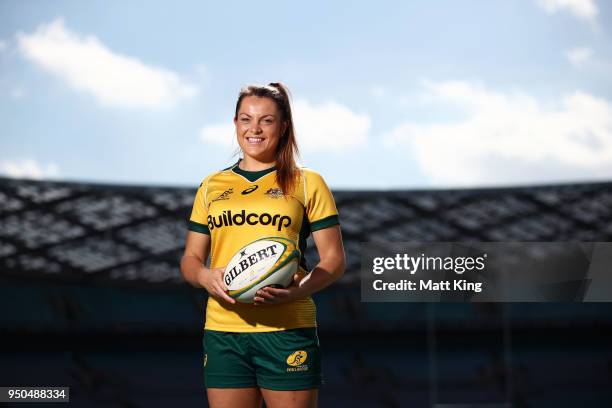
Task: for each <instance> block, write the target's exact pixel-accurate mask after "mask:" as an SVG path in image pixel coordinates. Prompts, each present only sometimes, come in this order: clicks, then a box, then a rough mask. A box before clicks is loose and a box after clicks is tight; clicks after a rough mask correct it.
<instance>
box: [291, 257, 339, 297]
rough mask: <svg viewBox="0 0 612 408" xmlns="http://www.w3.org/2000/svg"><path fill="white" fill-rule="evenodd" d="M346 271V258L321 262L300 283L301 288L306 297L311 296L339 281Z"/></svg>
mask: <svg viewBox="0 0 612 408" xmlns="http://www.w3.org/2000/svg"><path fill="white" fill-rule="evenodd" d="M344 269H345V261H344V257H340V256H339V257H337V258H336V259H330V260H324V261H321V262H319V263H318V264H317V266H315V267H314V269H313V270H312V272H310V273H309V274H308V275H306V277H304V279H302V280H301V281H300V283H299V287H300V289H301V291H302V292H303V294H304V296H309V295H311V294H313V293H315V292H318V291H320V290H321V289H323V288H325V287H327V286H329V285H331V284H332V283H333V282H334V281H336V280H338V279H339V278H340V277H341V276H342V275H343V274H344Z"/></svg>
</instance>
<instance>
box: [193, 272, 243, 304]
mask: <svg viewBox="0 0 612 408" xmlns="http://www.w3.org/2000/svg"><path fill="white" fill-rule="evenodd" d="M224 270H225V268H213V269H209V268H207V267H205V266H202V269H200V273H198V283H199V284H200V285H202V287H204V289H206V291H207V292H208V294H209V295H210V296H212V297H214V298H215V299H217V300H224V301H226V302H227V303H231V304H233V303H236V301H235V300H234V299H232V298H231V297H230V296H229V295H228V294H227V292H228V289H227V286H225V283H224V282H223V271H224Z"/></svg>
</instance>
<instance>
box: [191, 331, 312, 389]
mask: <svg viewBox="0 0 612 408" xmlns="http://www.w3.org/2000/svg"><path fill="white" fill-rule="evenodd" d="M202 344H203V346H204V382H205V384H206V387H207V388H243V387H260V388H265V389H270V390H279V391H288V390H306V389H313V388H318V387H319V386H320V385H321V384H322V383H323V381H322V377H321V352H320V347H319V338H318V336H317V328H316V327H305V328H298V329H289V330H281V331H274V332H263V333H233V332H221V331H215V330H205V331H204V336H203V339H202Z"/></svg>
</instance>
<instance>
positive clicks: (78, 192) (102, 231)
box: [0, 178, 612, 284]
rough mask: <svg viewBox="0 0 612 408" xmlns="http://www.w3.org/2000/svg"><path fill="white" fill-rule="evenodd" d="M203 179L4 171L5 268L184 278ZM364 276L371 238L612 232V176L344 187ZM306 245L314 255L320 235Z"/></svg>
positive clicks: (352, 274)
mask: <svg viewBox="0 0 612 408" xmlns="http://www.w3.org/2000/svg"><path fill="white" fill-rule="evenodd" d="M194 195H195V188H193V189H190V188H171V187H138V186H116V185H98V184H85V183H69V182H51V181H32V180H18V179H9V178H0V271H2V273H3V274H5V275H12V276H16V275H18V276H37V277H41V276H48V277H56V278H59V279H62V280H76V281H81V282H88V281H89V282H96V281H99V282H109V280H110V281H113V282H117V283H119V282H124V283H125V282H139V283H143V282H150V283H162V282H163V283H166V284H167V283H179V282H181V281H182V279H181V276H180V271H179V260H180V257H181V255H182V251H183V245H184V240H185V234H186V231H187V229H186V221H187V218H188V216H189V214H190V211H191V206H192V203H193V198H194ZM334 196H335V198H336V201H337V205H338V209H339V212H340V221H341V224H342V231H343V236H344V242H345V247H346V250H347V257H348V263H349V264H348V270H347V273H346V274H345V276H344V277H343V281H344V282H345V283H346V284H350V283H352V282H356V281H357V280H358V276H359V275H358V269H359V262H360V256H359V253H360V252H359V245H360V242H364V241H396V242H399V241H428V242H432V241H438V242H456V241H483V242H491V241H591V242H593V241H612V183H592V184H572V185H556V186H540V187H524V188H520V187H519V188H495V189H471V190H459V189H458V190H422V191H389V192H385V191H335V192H334ZM310 244H311V245H309V249H308V251H307V252H306V256H307V259H309V260H310V261H311V262H310V263H312V260H313V259H316V257H317V255H316V251H315V250H314V249H313V247H312V242H311V243H310Z"/></svg>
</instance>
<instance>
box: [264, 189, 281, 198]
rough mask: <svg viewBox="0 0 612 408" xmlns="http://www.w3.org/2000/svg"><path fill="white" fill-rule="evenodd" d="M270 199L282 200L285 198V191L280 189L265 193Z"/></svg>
mask: <svg viewBox="0 0 612 408" xmlns="http://www.w3.org/2000/svg"><path fill="white" fill-rule="evenodd" d="M264 194H265V195H267V196H268V197H270V198H281V197H282V196H283V190H281V189H280V188H271V189H269V190H268V191H266V192H265V193H264Z"/></svg>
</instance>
